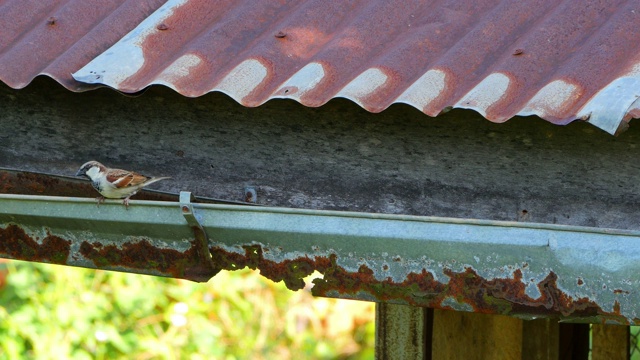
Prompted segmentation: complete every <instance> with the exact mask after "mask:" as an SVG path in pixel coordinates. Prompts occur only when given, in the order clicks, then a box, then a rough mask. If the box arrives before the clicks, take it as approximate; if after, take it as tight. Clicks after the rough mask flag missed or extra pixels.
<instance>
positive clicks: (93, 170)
mask: <svg viewBox="0 0 640 360" xmlns="http://www.w3.org/2000/svg"><path fill="white" fill-rule="evenodd" d="M105 169H106V168H105V166H104V165H102V164H100V163H99V162H97V161H94V160H92V161H89V162H86V163H85V164H84V165H82V166H81V167H80V170H78V172H77V173H76V176H86V177H88V178H89V179H92V180H93V178H95V177H96V176H97V175H98V174H99V173H100V172H103V171H104V170H105Z"/></svg>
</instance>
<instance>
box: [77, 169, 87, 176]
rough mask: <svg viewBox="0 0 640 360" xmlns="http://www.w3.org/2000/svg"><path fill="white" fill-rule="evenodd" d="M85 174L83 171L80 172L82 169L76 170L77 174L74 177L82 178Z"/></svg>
mask: <svg viewBox="0 0 640 360" xmlns="http://www.w3.org/2000/svg"><path fill="white" fill-rule="evenodd" d="M84 174H85V172H84V171H82V169H80V170H78V172H77V173H76V176H83V175H84Z"/></svg>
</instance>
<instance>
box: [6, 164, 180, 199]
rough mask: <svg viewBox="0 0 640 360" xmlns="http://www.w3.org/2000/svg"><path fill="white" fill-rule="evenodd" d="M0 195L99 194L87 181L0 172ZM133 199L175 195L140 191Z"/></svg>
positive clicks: (29, 173) (169, 197) (71, 195)
mask: <svg viewBox="0 0 640 360" xmlns="http://www.w3.org/2000/svg"><path fill="white" fill-rule="evenodd" d="M0 193H2V194H20V195H47V196H70V197H91V198H95V197H97V196H98V195H99V194H98V193H97V192H96V190H95V189H94V188H93V186H91V183H90V182H88V181H84V180H80V179H67V178H63V177H56V176H50V175H45V174H38V173H33V172H27V171H23V172H13V171H7V170H0ZM134 199H138V200H155V201H177V200H178V198H177V196H176V195H168V194H158V193H152V192H145V191H141V192H139V193H138V194H136V196H135V197H134Z"/></svg>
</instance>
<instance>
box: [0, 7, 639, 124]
mask: <svg viewBox="0 0 640 360" xmlns="http://www.w3.org/2000/svg"><path fill="white" fill-rule="evenodd" d="M8 4H14V5H13V7H20V6H22V7H23V8H24V7H34V8H37V7H39V6H40V5H39V4H38V3H37V2H34V3H33V4H32V3H28V5H20V4H23V3H22V2H17V1H14V2H9V3H8ZM25 4H27V3H25ZM5 6H6V5H5ZM114 6H115V5H112V7H114ZM122 6H126V7H130V6H132V5H129V2H126V3H123V5H122ZM147 6H148V7H149V8H150V7H152V6H151V5H149V4H147ZM64 7H65V8H68V9H69V11H70V12H74V11H75V12H77V13H82V12H83V11H86V10H87V8H90V7H96V6H95V5H92V6H89V5H86V4H84V3H82V2H80V1H77V2H69V3H67V4H66V5H65V6H64ZM76 8H77V9H76ZM81 8H82V9H81ZM3 13H5V12H3ZM123 13H125V14H128V13H127V12H126V11H123ZM40 14H43V15H41V16H38V17H37V19H40V20H39V21H40V23H44V22H46V19H48V18H49V17H50V16H55V15H49V13H48V12H45V11H41V12H40ZM105 14H107V15H105ZM105 14H103V15H101V16H102V17H103V18H106V19H109V22H110V23H112V24H113V26H112V27H114V28H117V29H118V31H121V32H122V31H123V28H125V27H126V26H124V25H122V27H119V23H120V20H119V19H118V17H117V15H114V14H116V13H115V12H108V11H105ZM108 14H111V15H108ZM3 16H7V15H6V14H5V15H3ZM15 16H17V17H18V18H20V15H15ZM22 17H24V15H22ZM31 18H32V17H31V15H30V16H29V19H31ZM141 18H144V17H143V16H141ZM60 19H63V17H60ZM95 19H100V15H97V14H96V17H95ZM105 21H107V20H103V21H102V22H100V23H99V25H98V26H104V25H103V24H102V23H103V22H105ZM129 21H131V19H129ZM23 23H24V24H22V25H21V26H20V28H21V29H22V32H20V31H18V33H24V29H25V28H27V29H31V28H33V27H34V24H33V22H29V23H27V22H23ZM89 23H90V22H89V21H87V24H88V25H85V26H83V27H79V28H77V27H69V28H68V30H66V29H61V32H62V33H63V34H65V44H68V45H67V47H68V46H72V47H75V44H74V40H71V38H76V39H81V40H75V41H78V44H80V43H81V42H82V39H85V41H84V42H82V44H83V46H81V47H80V49H78V50H77V51H75V52H71V53H70V54H67V53H65V57H64V58H69V59H68V60H69V63H65V65H66V66H68V67H69V68H74V67H75V69H78V71H77V72H75V73H74V77H75V79H77V80H78V81H81V82H85V83H88V84H104V85H107V86H111V87H113V88H116V89H118V90H121V91H124V92H136V91H139V90H141V89H143V88H145V87H147V86H149V85H152V84H163V85H166V86H169V87H171V88H173V89H175V90H176V91H178V92H180V93H181V94H184V95H186V96H200V95H202V94H205V93H207V92H210V91H221V92H224V93H226V94H228V95H229V96H231V97H233V98H234V99H236V100H237V101H238V102H240V103H241V104H243V105H245V106H257V105H260V104H262V103H264V102H266V101H268V100H269V99H273V98H288V99H294V100H297V101H299V102H301V103H302V104H304V105H307V106H320V105H322V104H324V103H326V102H327V101H329V100H330V99H332V98H334V97H344V98H348V99H351V100H352V101H354V102H356V103H358V104H359V105H360V106H362V107H364V108H365V109H367V110H369V111H373V112H378V111H382V110H383V109H385V108H386V107H388V106H389V105H391V104H393V103H407V104H410V105H412V106H414V107H416V108H418V109H420V110H421V111H423V112H424V113H426V114H428V115H431V116H436V115H438V114H439V113H441V112H442V111H443V110H447V109H450V108H452V107H455V108H468V109H473V110H476V111H478V112H479V113H481V114H482V115H483V116H485V117H486V118H487V119H489V120H491V121H495V122H502V121H505V120H507V119H509V118H511V117H513V116H515V115H538V116H540V117H542V118H544V119H546V120H549V121H551V122H553V123H556V124H566V123H568V122H570V121H572V120H575V119H583V120H588V121H589V122H591V123H593V124H594V125H596V126H598V127H600V128H602V129H604V130H606V131H608V132H610V133H614V132H616V130H617V129H618V128H619V125H620V122H621V121H623V122H624V121H628V120H629V119H630V118H631V117H637V116H638V113H640V101H639V100H638V98H639V97H640V46H638V44H639V43H640V28H639V27H638V25H637V24H639V23H640V2H639V1H637V0H628V1H605V0H603V1H599V0H586V1H582V2H578V3H576V2H575V1H557V0H539V1H536V0H524V1H519V2H513V1H495V0H494V1H491V0H482V1H472V0H456V1H431V2H427V1H405V0H396V1H375V2H368V1H340V2H326V1H302V2H301V1H284V0H283V1H278V2H276V1H261V2H255V1H231V0H227V1H216V2H213V1H202V0H170V1H167V2H166V3H165V4H164V5H163V6H162V7H160V8H159V9H158V10H157V11H155V12H154V13H153V14H151V15H150V16H148V17H146V18H144V20H142V19H140V22H139V24H138V25H137V26H136V27H135V28H134V29H133V30H132V31H131V32H129V33H128V34H127V35H124V37H122V38H120V37H121V36H122V35H120V33H118V35H114V34H112V33H110V32H109V31H96V27H93V28H92V27H91V26H90V25H89ZM56 24H58V22H56ZM93 24H96V22H95V21H94V23H93ZM127 24H131V22H128V23H127ZM60 25H62V22H60ZM40 27H41V28H42V27H45V28H46V26H45V25H42V26H40ZM130 28H131V26H129V27H126V29H125V30H124V31H128V30H129V29H130ZM47 29H48V28H47ZM65 30H66V31H65ZM38 32H46V30H43V29H40V30H38ZM76 33H77V36H75V35H74V34H76ZM89 34H91V35H89ZM3 37H5V36H4V35H3ZM87 37H88V38H89V39H92V40H91V41H87V40H86V38H87ZM32 38H35V40H36V41H45V43H46V44H49V46H50V47H55V46H53V45H51V43H52V39H55V38H52V37H50V36H49V37H47V36H43V37H37V36H32ZM67 38H69V39H67ZM0 39H1V38H0ZM116 41H117V42H116ZM107 43H109V44H114V45H113V46H112V47H110V48H109V49H108V50H106V51H104V52H103V53H101V54H99V55H98V53H100V52H101V51H102V50H104V48H105V46H104V45H106V44H107ZM5 44H6V41H5V40H3V41H2V43H0V49H1V50H0V51H2V53H1V54H5V53H6V52H7V46H5ZM30 44H32V42H31V40H30V39H28V38H26V37H24V35H22V36H21V37H20V38H19V39H18V41H17V42H16V41H12V42H10V43H9V45H10V46H9V50H14V49H17V50H18V51H17V52H16V54H15V55H14V56H11V57H6V55H3V57H2V58H0V78H2V79H3V80H4V81H5V82H7V83H8V84H9V85H11V86H14V87H15V85H13V84H14V83H13V82H10V81H7V80H5V79H7V74H6V72H7V64H12V65H11V66H13V67H14V68H9V69H8V70H9V73H11V74H12V75H14V76H15V72H17V71H18V69H17V67H18V66H20V63H21V61H22V60H23V59H25V58H28V56H27V55H28V54H29V51H28V50H29V49H30V48H32V47H34V46H33V45H30ZM92 45H93V47H92ZM96 46H98V47H100V48H99V49H98V50H96V49H95V47H96ZM21 48H25V49H22V51H20V50H21ZM94 56H96V57H95V59H93V60H92V61H90V62H89V63H88V64H86V66H84V67H82V68H81V69H80V66H78V64H79V63H82V62H85V63H86V62H87V61H88V60H89V59H91V58H93V57H94ZM54 59H55V58H54ZM38 62H39V63H41V64H44V63H47V60H46V59H44V58H43V59H42V60H38ZM46 65H48V64H46ZM46 67H47V66H41V68H46ZM32 73H33V72H32ZM53 76H54V77H55V78H56V79H58V80H59V81H61V82H62V83H65V85H66V86H67V87H69V88H72V89H74V87H73V86H71V85H69V84H67V83H66V81H67V80H68V79H65V78H64V77H62V76H60V75H58V76H56V75H53ZM27 82H28V81H27ZM20 84H24V81H23V82H22V83H20ZM22 86H24V85H22Z"/></svg>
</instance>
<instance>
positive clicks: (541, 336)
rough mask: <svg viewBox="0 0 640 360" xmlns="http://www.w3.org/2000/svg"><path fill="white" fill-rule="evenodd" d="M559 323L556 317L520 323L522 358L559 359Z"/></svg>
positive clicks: (526, 359)
mask: <svg viewBox="0 0 640 360" xmlns="http://www.w3.org/2000/svg"><path fill="white" fill-rule="evenodd" d="M559 336H560V325H559V324H558V320H557V319H537V320H529V321H523V323H522V360H557V359H559V354H558V350H559V340H560V339H559Z"/></svg>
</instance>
